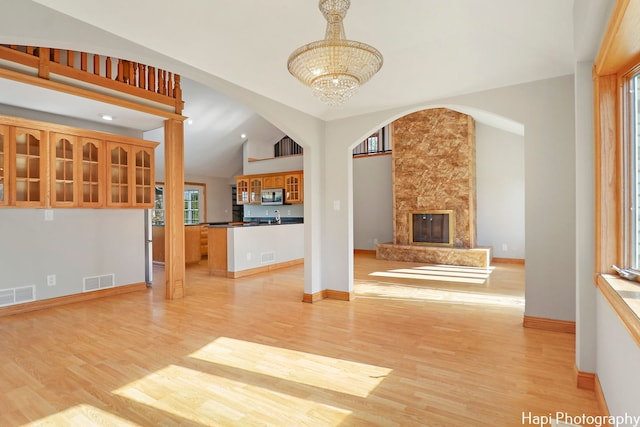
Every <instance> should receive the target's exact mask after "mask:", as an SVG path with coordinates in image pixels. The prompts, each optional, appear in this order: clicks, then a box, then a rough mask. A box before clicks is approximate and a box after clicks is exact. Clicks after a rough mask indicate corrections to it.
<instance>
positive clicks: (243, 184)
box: [236, 176, 249, 205]
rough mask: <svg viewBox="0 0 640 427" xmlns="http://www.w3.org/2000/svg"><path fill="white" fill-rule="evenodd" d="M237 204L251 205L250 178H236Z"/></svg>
mask: <svg viewBox="0 0 640 427" xmlns="http://www.w3.org/2000/svg"><path fill="white" fill-rule="evenodd" d="M236 203H237V204H239V205H244V204H246V203H249V178H247V177H244V176H239V177H236Z"/></svg>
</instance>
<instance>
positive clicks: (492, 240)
mask: <svg viewBox="0 0 640 427" xmlns="http://www.w3.org/2000/svg"><path fill="white" fill-rule="evenodd" d="M524 187H525V182H524V137H522V136H520V135H517V134H514V133H511V132H506V131H504V130H501V129H498V128H495V127H492V126H487V125H485V124H482V123H480V122H476V191H477V203H478V223H477V224H478V240H477V242H478V246H491V247H492V248H493V256H494V257H497V258H519V259H524V258H525V250H524V247H525V239H524V197H525V192H524Z"/></svg>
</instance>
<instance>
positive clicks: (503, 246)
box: [502, 243, 509, 252]
mask: <svg viewBox="0 0 640 427" xmlns="http://www.w3.org/2000/svg"><path fill="white" fill-rule="evenodd" d="M508 250H509V248H508V247H507V244H506V243H503V244H502V252H507V251H508Z"/></svg>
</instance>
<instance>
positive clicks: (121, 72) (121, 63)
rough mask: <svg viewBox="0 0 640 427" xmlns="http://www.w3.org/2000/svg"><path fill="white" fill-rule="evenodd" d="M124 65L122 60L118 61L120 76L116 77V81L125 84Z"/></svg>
mask: <svg viewBox="0 0 640 427" xmlns="http://www.w3.org/2000/svg"><path fill="white" fill-rule="evenodd" d="M124 69H125V67H124V64H123V60H122V59H118V75H117V76H116V80H117V81H119V82H123V83H124Z"/></svg>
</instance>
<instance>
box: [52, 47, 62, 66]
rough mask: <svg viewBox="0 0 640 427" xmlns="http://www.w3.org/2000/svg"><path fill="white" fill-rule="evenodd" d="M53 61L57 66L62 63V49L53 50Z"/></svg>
mask: <svg viewBox="0 0 640 427" xmlns="http://www.w3.org/2000/svg"><path fill="white" fill-rule="evenodd" d="M51 60H52V61H53V62H55V63H56V64H59V63H60V49H51Z"/></svg>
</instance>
